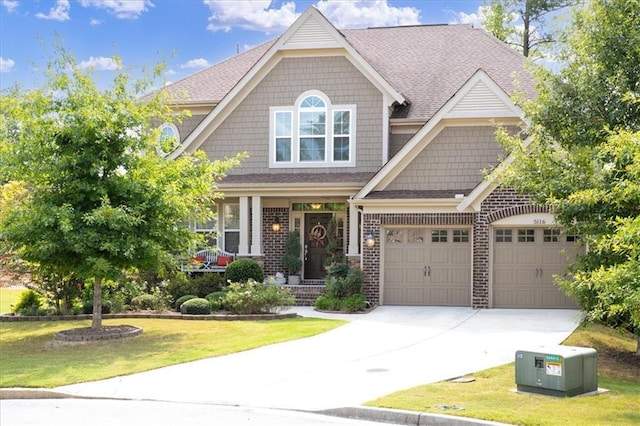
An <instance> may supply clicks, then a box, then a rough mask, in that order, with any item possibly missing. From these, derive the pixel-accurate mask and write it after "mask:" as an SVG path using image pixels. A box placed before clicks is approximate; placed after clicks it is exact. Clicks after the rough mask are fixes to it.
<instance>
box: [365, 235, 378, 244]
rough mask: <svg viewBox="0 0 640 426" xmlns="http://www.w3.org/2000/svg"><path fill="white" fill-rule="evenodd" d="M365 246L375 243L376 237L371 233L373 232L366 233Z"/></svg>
mask: <svg viewBox="0 0 640 426" xmlns="http://www.w3.org/2000/svg"><path fill="white" fill-rule="evenodd" d="M365 242H366V244H367V247H373V246H375V245H376V238H375V237H374V235H373V232H369V233H368V234H367V239H366V240H365Z"/></svg>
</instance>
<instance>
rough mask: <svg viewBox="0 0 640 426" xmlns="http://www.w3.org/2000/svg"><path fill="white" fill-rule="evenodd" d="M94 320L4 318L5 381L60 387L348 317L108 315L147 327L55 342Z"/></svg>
mask: <svg viewBox="0 0 640 426" xmlns="http://www.w3.org/2000/svg"><path fill="white" fill-rule="evenodd" d="M90 324H91V323H90V321H52V322H4V323H0V387H56V386H62V385H68V384H72V383H78V382H87V381H93V380H100V379H106V378H109V377H115V376H121V375H125V374H132V373H138V372H141V371H146V370H151V369H154V368H159V367H165V366H168V365H174V364H180V363H184V362H188V361H194V360H198V359H203V358H208V357H214V356H220V355H225V354H229V353H234V352H240V351H244V350H248V349H253V348H257V347H260V346H265V345H269V344H272V343H278V342H284V341H288V340H294V339H300V338H303V337H308V336H313V335H316V334H320V333H323V332H325V331H329V330H331V329H334V328H336V327H338V326H340V325H342V324H344V321H335V320H324V319H318V318H293V319H283V320H271V321H181V320H165V319H126V320H122V319H118V320H104V321H103V325H105V326H108V325H119V324H130V325H134V326H137V327H141V328H143V329H144V333H142V334H141V335H139V336H137V337H133V338H128V339H123V340H111V341H102V342H93V343H88V344H67V343H56V342H54V341H53V336H54V334H55V333H56V332H58V331H60V330H67V329H70V328H80V327H88V326H90Z"/></svg>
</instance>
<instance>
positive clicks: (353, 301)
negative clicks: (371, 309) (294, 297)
mask: <svg viewBox="0 0 640 426" xmlns="http://www.w3.org/2000/svg"><path fill="white" fill-rule="evenodd" d="M334 267H335V269H334V270H332V271H330V273H329V274H328V275H327V278H326V279H325V284H326V290H325V292H324V294H321V295H320V296H318V298H317V299H316V301H315V302H314V304H313V305H314V306H315V307H316V308H317V309H320V310H326V311H342V312H357V311H362V310H364V309H365V308H366V307H367V302H366V300H365V297H364V294H362V283H363V282H364V273H363V272H362V270H360V269H357V268H348V267H347V269H346V270H345V268H344V267H343V266H341V264H336V265H334Z"/></svg>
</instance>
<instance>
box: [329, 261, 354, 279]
mask: <svg viewBox="0 0 640 426" xmlns="http://www.w3.org/2000/svg"><path fill="white" fill-rule="evenodd" d="M349 270H350V268H349V265H348V264H346V263H334V264H332V265H331V266H328V267H327V276H328V277H332V278H338V277H342V278H344V277H346V276H347V274H348V273H349Z"/></svg>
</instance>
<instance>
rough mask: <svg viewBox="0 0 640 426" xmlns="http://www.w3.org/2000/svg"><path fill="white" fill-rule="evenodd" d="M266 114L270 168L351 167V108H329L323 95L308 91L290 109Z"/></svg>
mask: <svg viewBox="0 0 640 426" xmlns="http://www.w3.org/2000/svg"><path fill="white" fill-rule="evenodd" d="M269 112H270V115H271V118H270V129H271V131H270V135H271V136H270V140H269V166H270V167H273V168H278V167H282V168H286V167H292V168H295V167H354V166H355V115H356V106H355V105H333V104H332V103H331V100H330V99H329V98H328V97H327V96H326V95H325V94H324V93H322V92H320V91H317V90H311V91H307V92H304V93H303V94H301V95H300V96H299V97H298V99H297V100H296V103H295V104H294V105H293V106H282V107H271V108H270V109H269Z"/></svg>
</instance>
